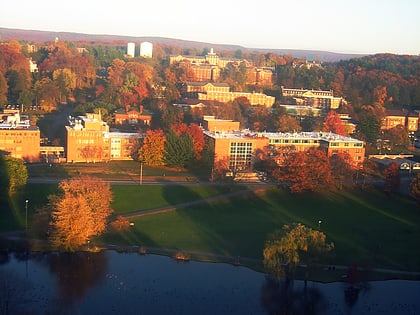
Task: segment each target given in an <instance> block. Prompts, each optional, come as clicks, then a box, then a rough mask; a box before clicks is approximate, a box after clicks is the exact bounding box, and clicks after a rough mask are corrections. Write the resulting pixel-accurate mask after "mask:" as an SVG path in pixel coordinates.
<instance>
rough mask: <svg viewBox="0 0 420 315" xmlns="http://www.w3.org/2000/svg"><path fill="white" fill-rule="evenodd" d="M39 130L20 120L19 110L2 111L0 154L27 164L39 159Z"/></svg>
mask: <svg viewBox="0 0 420 315" xmlns="http://www.w3.org/2000/svg"><path fill="white" fill-rule="evenodd" d="M40 140H41V134H40V131H39V128H38V127H36V126H31V125H30V124H29V120H21V116H20V111H19V109H3V110H2V113H1V120H0V153H1V154H7V155H10V156H12V157H14V158H17V159H23V160H25V161H27V162H38V161H39V159H40Z"/></svg>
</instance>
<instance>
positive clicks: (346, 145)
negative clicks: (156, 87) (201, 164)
mask: <svg viewBox="0 0 420 315" xmlns="http://www.w3.org/2000/svg"><path fill="white" fill-rule="evenodd" d="M204 134H205V138H206V141H207V142H208V143H209V144H210V145H211V146H212V147H213V148H214V154H215V157H216V160H228V161H229V167H230V170H231V171H242V170H250V169H252V166H253V162H254V161H253V159H254V155H255V151H256V150H257V149H261V150H264V149H271V150H273V152H274V151H277V152H278V151H280V149H286V150H287V151H288V152H293V151H306V150H308V149H309V148H313V147H315V148H322V149H324V150H325V151H326V152H327V154H328V156H331V155H334V154H338V153H340V152H345V153H348V154H349V155H350V156H351V157H352V159H353V162H354V164H355V165H357V164H360V163H362V162H363V160H364V156H365V144H364V142H363V141H360V140H357V139H353V138H350V137H344V136H340V135H336V134H332V133H323V132H299V133H281V132H277V133H267V132H258V133H257V132H250V131H248V130H242V131H228V130H226V129H225V130H221V131H211V130H205V131H204ZM279 161H281V158H279Z"/></svg>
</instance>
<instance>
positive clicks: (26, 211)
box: [25, 199, 29, 233]
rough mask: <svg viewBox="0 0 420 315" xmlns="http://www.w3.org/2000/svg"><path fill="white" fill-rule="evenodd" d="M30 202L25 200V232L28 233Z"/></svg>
mask: <svg viewBox="0 0 420 315" xmlns="http://www.w3.org/2000/svg"><path fill="white" fill-rule="evenodd" d="M28 202H29V200H28V199H26V200H25V231H26V233H28Z"/></svg>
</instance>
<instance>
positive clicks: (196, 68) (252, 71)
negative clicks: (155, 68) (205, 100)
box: [169, 48, 274, 86]
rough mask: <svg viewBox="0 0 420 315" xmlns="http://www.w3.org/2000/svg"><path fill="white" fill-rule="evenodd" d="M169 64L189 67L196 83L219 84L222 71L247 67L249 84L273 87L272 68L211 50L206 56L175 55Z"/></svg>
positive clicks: (171, 57)
mask: <svg viewBox="0 0 420 315" xmlns="http://www.w3.org/2000/svg"><path fill="white" fill-rule="evenodd" d="M169 63H170V64H174V63H180V64H183V65H184V66H187V67H188V68H189V70H191V71H192V73H193V74H194V77H195V80H196V81H212V82H217V81H218V80H219V78H220V74H221V71H222V70H223V69H224V68H226V66H227V65H233V66H236V67H238V66H239V65H245V67H246V69H247V84H252V85H263V86H271V85H272V84H273V71H274V68H272V67H255V66H254V65H253V64H252V63H251V62H249V61H247V60H246V59H236V58H221V57H219V56H218V55H217V54H216V53H215V52H214V51H213V48H211V50H210V52H209V53H207V54H206V55H205V56H185V55H175V56H174V55H173V56H170V57H169Z"/></svg>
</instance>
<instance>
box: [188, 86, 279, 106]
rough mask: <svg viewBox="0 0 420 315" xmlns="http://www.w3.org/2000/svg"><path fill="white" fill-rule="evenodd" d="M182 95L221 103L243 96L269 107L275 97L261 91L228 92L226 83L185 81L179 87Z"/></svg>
mask: <svg viewBox="0 0 420 315" xmlns="http://www.w3.org/2000/svg"><path fill="white" fill-rule="evenodd" d="M181 93H182V95H183V96H184V97H191V98H197V99H198V100H200V101H218V102H222V103H226V102H231V101H234V100H235V99H236V98H238V97H245V98H246V99H248V101H249V103H250V104H251V105H263V106H266V107H271V106H272V105H273V104H274V102H275V98H274V97H273V96H268V95H266V94H263V93H247V92H230V87H229V85H228V84H227V83H213V82H186V83H184V84H183V85H182V87H181Z"/></svg>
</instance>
